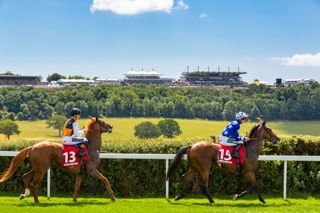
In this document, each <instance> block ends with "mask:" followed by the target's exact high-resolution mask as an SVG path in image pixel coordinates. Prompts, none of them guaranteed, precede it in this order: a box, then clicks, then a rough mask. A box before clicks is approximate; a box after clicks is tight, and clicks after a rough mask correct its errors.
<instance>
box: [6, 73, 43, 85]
mask: <svg viewBox="0 0 320 213" xmlns="http://www.w3.org/2000/svg"><path fill="white" fill-rule="evenodd" d="M40 84H41V76H23V75H0V86H21V85H29V86H35V85H40Z"/></svg>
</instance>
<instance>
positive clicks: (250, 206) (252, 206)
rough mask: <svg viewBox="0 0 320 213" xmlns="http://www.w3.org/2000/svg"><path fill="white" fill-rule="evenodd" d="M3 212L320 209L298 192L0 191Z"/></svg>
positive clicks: (66, 212) (270, 210)
mask: <svg viewBox="0 0 320 213" xmlns="http://www.w3.org/2000/svg"><path fill="white" fill-rule="evenodd" d="M0 195H1V196H0V212H1V213H7V212H32V213H38V212H39V213H42V212H64V213H68V212H112V213H114V212H130V213H134V212H166V213H167V212H201V213H205V212H232V213H233V212H272V213H275V212H292V213H293V212H309V213H311V212H320V205H319V199H317V198H314V197H303V196H296V197H295V198H290V199H289V200H283V199H282V198H280V197H270V196H265V200H266V202H267V204H265V205H263V204H261V203H260V202H259V201H258V200H257V199H256V197H255V196H253V195H250V196H248V197H246V198H244V199H240V200H237V201H233V200H232V199H230V198H227V197H221V198H215V199H214V200H215V204H213V205H209V203H208V200H207V199H204V198H187V199H183V200H180V201H173V199H171V200H170V201H167V200H165V199H164V198H135V199H127V198H126V199H123V198H119V199H117V201H116V202H114V203H112V202H110V200H109V199H107V198H102V197H81V196H80V198H79V199H78V203H73V202H72V200H71V197H68V198H66V197H53V198H51V200H47V199H46V198H45V197H40V202H41V204H40V205H38V206H36V205H34V203H33V199H32V198H27V199H25V200H19V199H18V198H17V196H12V195H6V194H0Z"/></svg>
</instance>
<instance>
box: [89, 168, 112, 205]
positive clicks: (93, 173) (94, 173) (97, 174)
mask: <svg viewBox="0 0 320 213" xmlns="http://www.w3.org/2000/svg"><path fill="white" fill-rule="evenodd" d="M88 174H89V175H90V176H93V177H96V178H98V179H99V180H102V181H103V182H104V184H105V185H106V188H107V190H108V193H109V195H110V198H111V201H112V202H115V201H116V198H115V196H114V193H113V191H112V188H111V186H110V183H109V180H108V179H107V178H106V177H105V176H103V175H102V174H101V173H100V172H99V171H98V170H97V169H89V170H88Z"/></svg>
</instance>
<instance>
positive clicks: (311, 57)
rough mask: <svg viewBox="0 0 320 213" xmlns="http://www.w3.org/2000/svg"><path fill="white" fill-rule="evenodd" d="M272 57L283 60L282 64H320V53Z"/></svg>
mask: <svg viewBox="0 0 320 213" xmlns="http://www.w3.org/2000/svg"><path fill="white" fill-rule="evenodd" d="M270 59H271V60H277V61H281V64H283V65H287V66H317V67H319V66H320V53H317V54H310V53H308V54H295V55H293V56H291V57H280V58H279V57H273V58H270Z"/></svg>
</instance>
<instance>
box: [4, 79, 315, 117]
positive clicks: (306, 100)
mask: <svg viewBox="0 0 320 213" xmlns="http://www.w3.org/2000/svg"><path fill="white" fill-rule="evenodd" d="M73 107H78V108H80V109H81V110H82V117H88V116H107V117H166V118H199V119H212V120H232V119H234V115H235V114H236V112H238V111H240V110H241V111H244V112H247V113H248V114H249V115H250V118H251V119H255V118H257V117H263V118H264V119H267V120H278V119H286V120H319V119H320V86H319V84H318V83H316V84H313V85H296V86H290V87H267V86H264V85H259V86H257V85H254V84H252V85H249V87H248V88H244V89H236V88H235V89H230V88H224V89H221V88H213V87H198V88H170V87H168V86H155V85H151V86H147V85H130V86H108V85H99V86H83V85H82V86H80V85H78V86H68V87H64V88H54V89H52V88H51V89H50V88H33V87H27V86H21V87H4V88H0V119H11V120H37V119H48V118H50V117H51V116H53V115H64V116H69V115H68V114H69V112H70V111H71V109H72V108H73Z"/></svg>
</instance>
